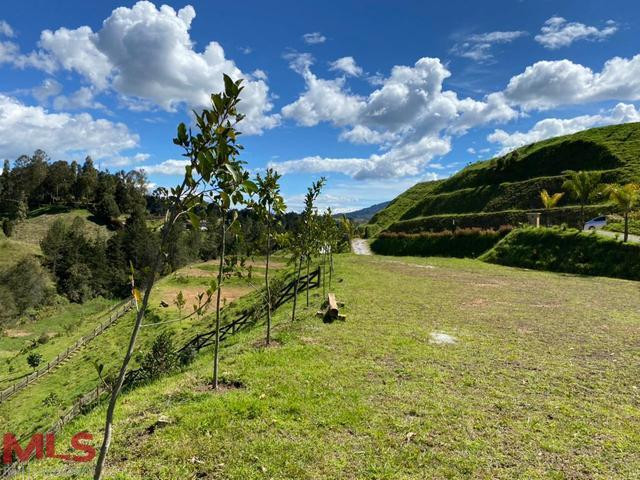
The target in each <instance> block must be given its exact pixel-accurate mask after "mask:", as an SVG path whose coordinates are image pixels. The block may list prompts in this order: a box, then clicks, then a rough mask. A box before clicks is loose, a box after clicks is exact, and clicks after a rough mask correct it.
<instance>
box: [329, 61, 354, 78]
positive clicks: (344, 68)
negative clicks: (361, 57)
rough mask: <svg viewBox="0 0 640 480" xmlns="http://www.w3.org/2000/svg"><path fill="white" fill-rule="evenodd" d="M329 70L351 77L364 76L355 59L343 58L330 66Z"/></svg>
mask: <svg viewBox="0 0 640 480" xmlns="http://www.w3.org/2000/svg"><path fill="white" fill-rule="evenodd" d="M329 70H336V71H340V72H343V73H346V74H347V75H349V76H351V77H359V76H360V75H362V68H360V67H359V66H358V64H356V61H355V59H354V58H353V57H342V58H339V59H337V60H336V61H334V62H331V63H330V64H329Z"/></svg>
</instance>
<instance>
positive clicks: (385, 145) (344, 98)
mask: <svg viewBox="0 0 640 480" xmlns="http://www.w3.org/2000/svg"><path fill="white" fill-rule="evenodd" d="M289 59H290V60H291V62H292V63H291V67H292V68H293V69H294V70H295V71H297V72H298V73H300V74H301V75H302V77H303V78H304V80H305V83H306V90H305V91H304V92H303V93H302V94H301V95H300V97H299V98H298V99H297V100H296V101H294V102H293V103H291V104H289V105H287V106H285V107H284V108H283V109H282V114H283V116H284V117H285V118H289V119H292V120H295V121H296V122H297V123H298V124H299V125H304V126H313V125H317V124H318V123H320V122H328V123H331V124H332V125H334V126H337V127H340V128H341V129H342V131H341V133H340V139H341V140H346V141H349V142H352V143H361V144H372V145H378V146H379V147H380V150H381V151H380V152H379V153H375V154H372V155H370V156H368V157H366V158H325V157H322V156H311V157H305V158H301V159H293V160H289V161H284V162H273V163H272V165H273V166H274V167H275V168H277V169H278V170H280V171H282V172H293V171H305V172H328V171H336V172H342V173H344V174H346V175H350V176H352V177H354V178H358V179H365V178H366V179H369V178H393V177H406V176H412V175H419V174H420V173H421V172H422V171H423V169H424V167H425V166H427V165H428V164H429V162H430V161H431V160H432V159H433V158H435V157H438V156H442V155H445V154H447V153H448V152H449V151H450V150H451V135H453V134H460V133H464V132H465V131H466V130H467V129H469V128H472V127H473V126H475V125H478V124H485V123H487V122H498V123H499V122H504V121H507V120H510V119H513V118H515V117H516V116H517V112H515V111H514V110H513V109H512V108H511V107H509V105H507V103H506V101H505V99H504V96H503V95H502V94H499V93H494V94H491V95H490V96H488V97H486V98H485V99H483V100H474V99H469V98H464V99H459V98H458V96H457V94H456V93H455V92H453V91H448V90H444V89H443V82H444V80H445V79H446V78H447V77H449V76H450V72H449V71H448V70H447V68H446V67H445V66H444V65H443V64H442V63H441V62H440V60H439V59H437V58H421V59H419V60H418V61H417V62H416V63H415V64H414V65H413V66H405V65H397V66H395V67H393V68H392V70H391V73H390V74H389V76H388V77H386V78H381V82H380V85H379V86H378V88H376V89H374V90H373V91H372V92H371V93H370V94H369V95H367V96H364V95H357V94H354V93H352V92H351V91H350V90H349V89H348V87H347V84H346V78H345V77H340V78H337V79H331V80H327V79H321V78H318V77H317V76H316V75H315V74H314V73H313V72H312V71H311V65H312V59H311V58H310V57H309V56H303V55H300V54H297V55H295V56H291V57H289Z"/></svg>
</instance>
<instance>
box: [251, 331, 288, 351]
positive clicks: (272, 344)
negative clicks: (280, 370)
mask: <svg viewBox="0 0 640 480" xmlns="http://www.w3.org/2000/svg"><path fill="white" fill-rule="evenodd" d="M272 332H273V330H272ZM253 346H254V347H255V348H278V347H281V346H282V343H280V342H279V341H278V340H274V339H273V338H272V339H271V342H269V344H267V341H266V340H265V339H264V338H261V339H260V340H258V341H256V342H253Z"/></svg>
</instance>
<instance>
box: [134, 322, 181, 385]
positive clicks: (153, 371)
mask: <svg viewBox="0 0 640 480" xmlns="http://www.w3.org/2000/svg"><path fill="white" fill-rule="evenodd" d="M177 360H178V359H177V358H176V354H175V351H174V348H173V336H172V334H171V333H170V332H162V333H161V334H160V335H158V336H157V337H156V339H155V340H154V341H153V344H152V345H151V351H149V352H147V354H146V355H145V356H144V359H143V360H142V364H141V365H140V366H141V368H142V370H143V371H144V374H145V377H147V378H158V377H160V376H161V375H164V374H166V373H168V372H170V371H171V370H172V369H173V368H175V367H176V365H177Z"/></svg>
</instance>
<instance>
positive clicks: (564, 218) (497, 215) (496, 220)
mask: <svg viewBox="0 0 640 480" xmlns="http://www.w3.org/2000/svg"><path fill="white" fill-rule="evenodd" d="M611 211H613V207H612V206H610V205H590V206H587V207H585V218H587V219H589V218H592V217H597V216H599V215H604V214H607V213H609V212H611ZM530 212H540V213H542V216H541V218H540V222H541V224H542V225H546V224H550V225H561V224H563V223H566V224H567V225H569V226H578V223H579V218H580V207H559V208H552V209H549V210H544V209H541V208H539V209H535V210H503V211H500V212H480V213H465V214H447V215H431V216H428V217H418V218H413V219H411V220H403V221H400V222H396V223H394V224H392V225H391V226H390V227H389V228H388V230H387V231H389V232H404V233H420V232H428V231H431V232H440V231H443V230H448V229H451V228H452V226H453V222H454V221H455V226H456V227H457V228H482V229H490V228H491V229H497V228H500V226H502V225H520V224H526V223H527V222H528V220H527V213H530Z"/></svg>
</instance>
